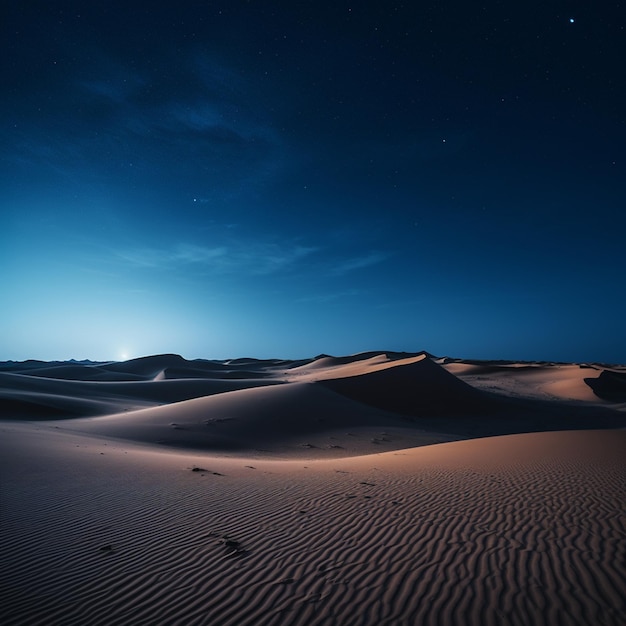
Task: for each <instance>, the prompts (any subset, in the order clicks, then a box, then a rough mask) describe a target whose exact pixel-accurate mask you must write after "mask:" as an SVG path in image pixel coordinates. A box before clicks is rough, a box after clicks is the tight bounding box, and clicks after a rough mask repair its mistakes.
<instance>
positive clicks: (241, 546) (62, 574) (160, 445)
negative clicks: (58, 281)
mask: <svg viewBox="0 0 626 626" xmlns="http://www.w3.org/2000/svg"><path fill="white" fill-rule="evenodd" d="M0 417H1V418H2V419H1V421H0V432H1V435H0V446H1V452H0V464H1V465H0V470H1V471H0V477H1V494H0V495H1V499H0V524H1V528H2V533H1V535H0V537H1V538H0V541H1V544H2V547H1V550H2V559H1V561H0V563H1V564H0V620H1V621H2V623H3V624H29V625H35V624H42V625H43V624H46V625H51V624H59V625H60V624H63V625H65V624H80V625H87V624H111V625H113V624H120V625H121V624H133V625H137V624H185V625H190V624H206V625H217V624H219V625H226V624H233V625H283V624H292V625H295V624H306V625H309V624H311V625H313V624H320V625H322V624H324V625H326V624H328V625H331V624H333V625H354V626H356V625H366V624H387V625H413V624H421V625H422V624H423V625H429V624H432V625H441V624H445V625H470V624H471V625H473V624H476V625H481V626H483V625H491V624H493V625H505V624H506V625H509V624H510V625H520V626H521V625H527V624H533V625H540V624H545V625H550V626H552V625H556V624H564V625H565V624H567V625H573V624H580V625H583V624H585V625H589V624H603V625H615V626H617V625H622V624H624V623H626V593H625V591H624V590H625V589H626V507H625V503H626V367H625V366H620V365H606V364H592V363H591V364H564V363H547V362H532V363H531V362H524V363H515V362H508V361H506V362H505V361H498V362H494V361H491V362H487V361H470V360H465V359H455V358H446V357H435V356H433V355H431V354H428V353H426V352H419V353H400V352H384V351H372V352H367V353H360V354H355V355H350V356H342V357H334V356H329V355H319V356H317V357H314V358H309V359H302V360H298V361H290V360H281V359H269V360H260V359H254V358H238V359H233V360H202V359H198V360H191V361H190V360H186V359H184V358H182V357H181V356H178V355H173V354H166V355H157V356H150V357H143V358H138V359H133V360H129V361H125V362H106V363H95V362H91V361H81V362H76V361H70V362H42V361H23V362H5V363H1V364H0Z"/></svg>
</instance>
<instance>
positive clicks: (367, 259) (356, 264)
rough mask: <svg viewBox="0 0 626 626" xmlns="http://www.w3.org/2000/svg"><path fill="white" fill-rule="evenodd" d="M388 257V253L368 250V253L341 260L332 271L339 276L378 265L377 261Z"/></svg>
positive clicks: (379, 261)
mask: <svg viewBox="0 0 626 626" xmlns="http://www.w3.org/2000/svg"><path fill="white" fill-rule="evenodd" d="M388 257H389V255H388V254H384V253H382V252H370V253H369V254H365V255H362V256H357V257H353V258H351V259H347V260H345V261H342V262H341V263H339V264H337V265H335V267H333V269H332V273H333V274H335V275H338V276H341V275H343V274H348V273H349V272H354V271H356V270H361V269H364V268H366V267H371V266H372V265H378V263H382V262H383V261H385V260H386V259H387V258H388Z"/></svg>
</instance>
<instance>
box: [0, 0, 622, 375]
mask: <svg viewBox="0 0 626 626" xmlns="http://www.w3.org/2000/svg"><path fill="white" fill-rule="evenodd" d="M0 11H1V14H0V24H1V26H0V29H1V31H0V46H2V48H3V50H2V59H1V61H0V63H1V68H2V69H1V79H2V83H1V84H2V92H1V96H0V98H1V107H2V109H1V114H2V125H1V130H0V163H1V168H0V211H1V213H0V218H1V222H0V285H1V288H2V294H3V295H2V305H1V307H0V359H2V360H7V359H14V360H23V359H27V358H38V359H44V360H51V359H69V358H76V359H83V358H89V359H94V360H109V359H123V358H129V357H136V356H140V355H146V354H151V353H159V352H176V353H180V354H182V355H183V356H185V357H187V358H197V357H201V358H229V357H238V356H254V357H259V358H265V357H283V358H299V357H307V356H313V355H315V354H318V353H321V352H326V353H331V354H347V353H354V352H358V351H362V350H372V349H387V350H407V351H417V350H421V349H425V350H429V351H430V352H433V353H435V354H438V355H444V354H446V355H451V356H460V357H467V358H496V359H528V360H532V359H541V360H561V361H602V362H621V363H624V362H626V203H625V196H626V154H625V153H626V123H625V117H626V115H625V111H626V83H625V72H624V69H623V59H624V58H626V44H625V41H626V31H625V26H626V24H625V19H624V15H625V14H624V7H623V6H622V7H621V8H620V3H618V2H602V3H590V2H584V3H583V2H578V3H575V2H556V1H550V0H547V1H546V0H543V1H541V2H535V1H531V2H525V3H523V2H515V3H514V2H497V1H493V0H487V1H486V2H482V3H478V4H477V3H468V2H445V1H444V2H406V3H395V2H387V1H383V0H380V1H377V2H344V1H342V0H333V1H332V2H327V1H324V0H319V1H303V2H281V1H274V2H264V1H262V0H259V1H250V2H244V1H241V0H229V1H228V2H211V1H203V2H201V1H188V0H179V1H177V2H159V1H154V2H150V3H148V2H132V1H130V2H116V1H107V2H104V1H102V2H100V1H94V2H84V1H81V2H34V1H33V2H27V3H26V2H24V3H19V2H12V3H8V2H4V3H2V9H1V10H0Z"/></svg>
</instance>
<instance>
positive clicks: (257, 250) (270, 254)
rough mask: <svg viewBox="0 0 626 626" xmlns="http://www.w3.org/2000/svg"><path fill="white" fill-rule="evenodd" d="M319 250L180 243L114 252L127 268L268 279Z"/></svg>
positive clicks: (308, 247) (305, 247)
mask: <svg viewBox="0 0 626 626" xmlns="http://www.w3.org/2000/svg"><path fill="white" fill-rule="evenodd" d="M317 250H318V248H316V247H312V246H301V245H293V244H284V245H279V244H275V243H265V242H252V243H246V242H237V243H231V244H230V245H227V246H213V247H211V246H199V245H195V244H188V243H181V244H178V245H177V246H175V247H174V248H170V249H157V248H140V249H133V250H116V251H115V253H114V255H115V257H116V258H117V259H118V260H120V261H121V262H123V263H124V264H126V265H129V266H133V267H136V268H144V269H159V270H178V269H181V268H183V267H187V268H192V267H193V268H196V269H198V270H200V271H202V272H206V273H215V274H231V273H232V274H238V273H245V274H248V275H269V274H275V273H279V272H286V271H290V270H291V269H293V268H294V267H296V266H297V265H298V264H299V263H300V261H302V260H303V259H305V258H307V257H309V256H310V255H312V254H313V253H315V252H317Z"/></svg>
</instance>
